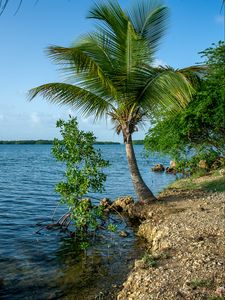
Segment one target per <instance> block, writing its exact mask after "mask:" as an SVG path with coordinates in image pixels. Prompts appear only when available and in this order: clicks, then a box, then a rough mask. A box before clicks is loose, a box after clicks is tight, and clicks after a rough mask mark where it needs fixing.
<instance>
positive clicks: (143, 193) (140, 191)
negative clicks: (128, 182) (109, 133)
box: [125, 135, 156, 203]
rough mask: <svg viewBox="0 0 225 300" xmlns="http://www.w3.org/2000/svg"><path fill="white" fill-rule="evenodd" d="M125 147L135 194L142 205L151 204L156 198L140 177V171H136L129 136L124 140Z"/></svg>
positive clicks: (136, 167)
mask: <svg viewBox="0 0 225 300" xmlns="http://www.w3.org/2000/svg"><path fill="white" fill-rule="evenodd" d="M125 145H126V154H127V160H128V165H129V169H130V173H131V178H132V182H133V185H134V189H135V192H136V194H137V196H138V198H139V201H140V202H142V203H149V202H152V201H153V200H155V199H156V198H155V196H154V195H153V193H152V192H151V191H150V189H149V188H148V187H147V185H146V184H145V182H144V180H143V179H142V177H141V174H140V171H139V169H138V165H137V161H136V157H135V153H134V148H133V143H132V138H131V135H129V137H128V138H127V139H126V141H125Z"/></svg>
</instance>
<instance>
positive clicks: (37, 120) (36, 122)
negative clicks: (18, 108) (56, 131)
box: [30, 112, 41, 125]
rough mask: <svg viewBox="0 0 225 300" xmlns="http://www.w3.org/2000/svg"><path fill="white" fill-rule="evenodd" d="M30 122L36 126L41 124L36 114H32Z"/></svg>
mask: <svg viewBox="0 0 225 300" xmlns="http://www.w3.org/2000/svg"><path fill="white" fill-rule="evenodd" d="M30 120H31V122H32V124H34V125H36V124H39V123H40V122H41V118H40V116H39V115H38V113H36V112H33V113H31V115H30Z"/></svg>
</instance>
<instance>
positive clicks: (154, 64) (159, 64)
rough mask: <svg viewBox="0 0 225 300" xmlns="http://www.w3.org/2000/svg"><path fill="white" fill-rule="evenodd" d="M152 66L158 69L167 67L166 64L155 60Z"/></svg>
mask: <svg viewBox="0 0 225 300" xmlns="http://www.w3.org/2000/svg"><path fill="white" fill-rule="evenodd" d="M152 65H153V67H158V66H163V67H165V66H166V65H167V63H166V62H165V61H163V60H161V59H158V58H156V59H155V60H154V62H153V64H152Z"/></svg>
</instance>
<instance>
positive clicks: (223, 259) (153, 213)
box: [117, 189, 225, 300]
mask: <svg viewBox="0 0 225 300" xmlns="http://www.w3.org/2000/svg"><path fill="white" fill-rule="evenodd" d="M127 212H128V214H130V216H132V214H134V215H136V216H137V217H138V216H139V217H140V218H141V219H142V222H141V224H140V226H139V230H138V235H139V236H140V237H143V238H144V239H145V240H146V248H147V250H146V253H145V255H144V257H143V258H142V259H140V260H136V262H135V266H134V268H133V270H132V271H131V273H130V274H129V276H128V278H127V280H126V282H124V284H123V287H122V290H121V291H120V292H119V294H118V296H117V299H118V300H132V299H133V300H151V299H152V300H157V299H158V300H173V299H177V300H179V299H185V300H192V299H196V300H201V299H202V300H203V299H206V300H219V299H225V287H224V286H225V192H220V193H218V192H214V193H209V192H204V191H203V190H200V189H196V190H184V189H172V190H171V189H168V190H166V191H165V192H164V193H162V194H161V195H160V196H159V198H158V201H157V202H155V203H154V204H152V205H146V206H137V205H136V206H135V205H134V204H130V207H129V208H127Z"/></svg>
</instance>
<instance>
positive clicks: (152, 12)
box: [129, 0, 169, 53]
mask: <svg viewBox="0 0 225 300" xmlns="http://www.w3.org/2000/svg"><path fill="white" fill-rule="evenodd" d="M168 15H169V13H168V8H167V7H166V6H164V5H162V4H161V2H159V1H149V0H140V1H136V3H135V5H134V7H133V9H132V10H131V12H130V13H129V17H130V20H131V22H132V24H133V26H134V28H135V30H136V32H137V33H138V34H139V35H140V36H142V37H144V38H145V39H147V40H148V43H149V46H150V49H151V50H152V53H154V52H155V51H156V50H157V48H158V46H159V42H160V40H161V38H162V37H163V35H164V33H165V30H166V28H167V19H168Z"/></svg>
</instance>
